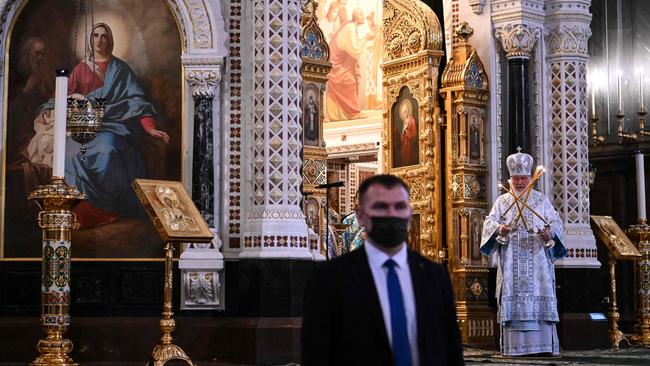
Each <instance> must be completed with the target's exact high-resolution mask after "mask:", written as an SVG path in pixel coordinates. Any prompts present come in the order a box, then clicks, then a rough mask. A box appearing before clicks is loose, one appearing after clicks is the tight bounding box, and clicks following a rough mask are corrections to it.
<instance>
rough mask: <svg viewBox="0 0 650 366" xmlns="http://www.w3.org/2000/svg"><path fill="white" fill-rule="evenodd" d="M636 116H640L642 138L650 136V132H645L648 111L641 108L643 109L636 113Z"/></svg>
mask: <svg viewBox="0 0 650 366" xmlns="http://www.w3.org/2000/svg"><path fill="white" fill-rule="evenodd" d="M636 114H638V115H639V134H640V135H641V136H650V131H646V130H645V116H646V114H648V111H647V110H646V109H645V107H641V109H640V110H639V111H638V112H636Z"/></svg>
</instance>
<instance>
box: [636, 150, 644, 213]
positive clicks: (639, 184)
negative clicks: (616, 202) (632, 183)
mask: <svg viewBox="0 0 650 366" xmlns="http://www.w3.org/2000/svg"><path fill="white" fill-rule="evenodd" d="M636 200H637V212H638V214H639V220H644V221H645V219H646V216H645V166H644V162H643V152H641V151H637V152H636Z"/></svg>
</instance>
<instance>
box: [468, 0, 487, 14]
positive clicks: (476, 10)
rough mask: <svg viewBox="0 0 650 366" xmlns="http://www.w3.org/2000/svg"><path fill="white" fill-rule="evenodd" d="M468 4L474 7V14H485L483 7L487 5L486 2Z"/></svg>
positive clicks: (476, 0)
mask: <svg viewBox="0 0 650 366" xmlns="http://www.w3.org/2000/svg"><path fill="white" fill-rule="evenodd" d="M467 3H468V4H469V6H471V7H472V11H473V12H474V14H482V13H483V5H485V0H467Z"/></svg>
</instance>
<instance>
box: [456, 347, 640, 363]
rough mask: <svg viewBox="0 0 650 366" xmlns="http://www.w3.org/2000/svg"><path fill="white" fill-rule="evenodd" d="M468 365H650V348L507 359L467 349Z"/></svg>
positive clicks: (572, 352)
mask: <svg viewBox="0 0 650 366" xmlns="http://www.w3.org/2000/svg"><path fill="white" fill-rule="evenodd" d="M465 363H466V364H467V365H478V364H490V365H646V366H647V365H650V348H636V347H633V348H625V349H620V350H618V351H612V350H608V349H607V350H593V351H564V352H562V353H561V355H560V356H559V357H517V358H505V357H502V356H501V355H499V354H498V352H496V351H484V350H479V349H465Z"/></svg>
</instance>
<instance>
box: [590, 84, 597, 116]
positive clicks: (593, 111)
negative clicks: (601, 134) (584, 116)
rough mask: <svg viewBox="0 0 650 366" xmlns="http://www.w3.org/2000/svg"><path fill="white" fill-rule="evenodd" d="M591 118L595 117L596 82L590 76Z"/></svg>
mask: <svg viewBox="0 0 650 366" xmlns="http://www.w3.org/2000/svg"><path fill="white" fill-rule="evenodd" d="M591 118H592V119H596V83H595V78H593V77H592V78H591Z"/></svg>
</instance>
